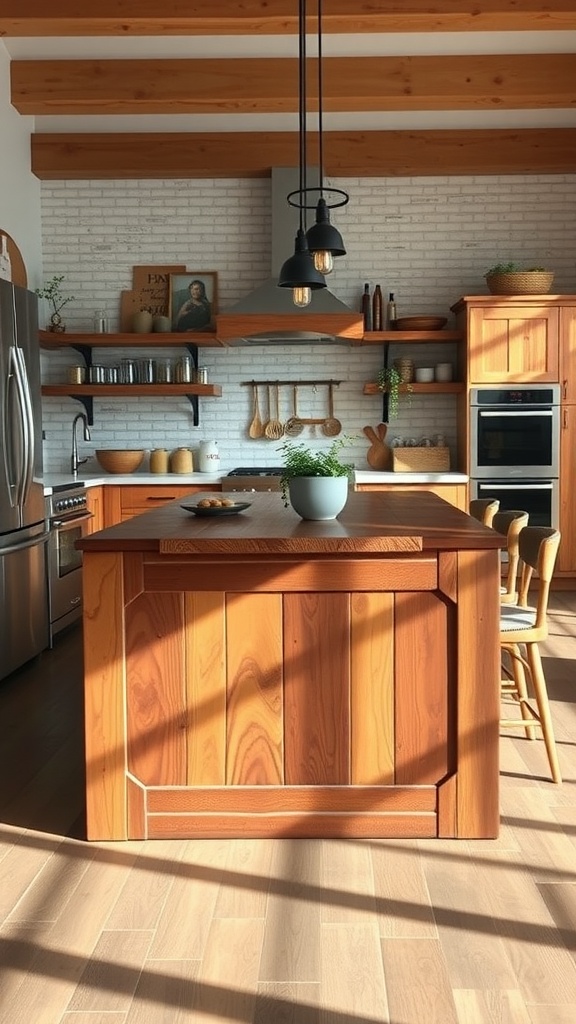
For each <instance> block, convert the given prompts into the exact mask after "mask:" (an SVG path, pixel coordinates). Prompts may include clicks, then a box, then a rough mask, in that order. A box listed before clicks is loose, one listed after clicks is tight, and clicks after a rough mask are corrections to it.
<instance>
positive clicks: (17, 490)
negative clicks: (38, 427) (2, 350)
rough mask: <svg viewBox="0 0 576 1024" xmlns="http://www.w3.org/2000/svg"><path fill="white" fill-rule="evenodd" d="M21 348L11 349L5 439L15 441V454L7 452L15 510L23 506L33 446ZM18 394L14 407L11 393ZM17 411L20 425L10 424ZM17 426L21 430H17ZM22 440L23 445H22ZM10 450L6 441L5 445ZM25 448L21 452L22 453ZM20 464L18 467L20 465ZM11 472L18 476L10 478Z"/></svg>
mask: <svg viewBox="0 0 576 1024" xmlns="http://www.w3.org/2000/svg"><path fill="white" fill-rule="evenodd" d="M17 351H18V349H17V346H16V345H11V346H10V348H9V350H8V376H7V380H6V392H7V393H6V404H5V408H6V422H5V433H4V437H5V439H6V438H11V440H12V452H11V453H8V452H6V461H5V465H6V479H7V483H8V487H9V490H10V504H11V505H12V508H18V507H20V508H21V507H22V501H23V497H24V487H25V480H26V469H27V465H28V449H29V446H30V438H29V426H28V421H27V419H26V417H25V413H24V388H23V382H22V374H21V368H20V363H19V359H18V356H17V354H16V353H17ZM12 390H13V391H14V392H15V401H14V404H13V405H12V402H11V400H10V399H11V391H12ZM12 408H14V409H15V410H16V412H17V415H18V419H17V423H16V424H11V423H10V421H9V416H10V411H11V410H12ZM14 426H16V427H17V430H15V429H14ZM19 441H20V444H19V443H18V442H19ZM5 447H6V442H5ZM20 449H21V450H20ZM17 463H18V464H17ZM10 470H12V472H13V473H14V474H15V478H14V479H12V480H11V479H10V476H9V473H10Z"/></svg>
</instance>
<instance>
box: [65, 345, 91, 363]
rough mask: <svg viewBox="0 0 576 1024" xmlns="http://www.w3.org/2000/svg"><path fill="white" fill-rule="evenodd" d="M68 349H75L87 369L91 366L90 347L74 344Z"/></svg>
mask: <svg viewBox="0 0 576 1024" xmlns="http://www.w3.org/2000/svg"><path fill="white" fill-rule="evenodd" d="M70 347H71V348H75V349H76V351H77V352H79V353H80V355H81V356H82V359H83V360H84V362H85V364H86V366H87V367H89V366H92V347H91V346H90V345H82V344H80V343H78V344H76V342H74V344H73V345H71V346H70Z"/></svg>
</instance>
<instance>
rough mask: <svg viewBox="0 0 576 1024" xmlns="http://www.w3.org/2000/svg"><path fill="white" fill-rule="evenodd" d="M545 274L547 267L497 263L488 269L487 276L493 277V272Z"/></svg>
mask: <svg viewBox="0 0 576 1024" xmlns="http://www.w3.org/2000/svg"><path fill="white" fill-rule="evenodd" d="M532 273H538V274H545V273H547V271H546V268H545V267H521V266H520V264H519V263H512V262H510V263H496V264H495V265H494V266H493V267H490V270H487V271H486V275H485V276H486V277H491V276H492V274H532Z"/></svg>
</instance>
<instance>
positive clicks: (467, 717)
mask: <svg viewBox="0 0 576 1024" xmlns="http://www.w3.org/2000/svg"><path fill="white" fill-rule="evenodd" d="M499 578H500V556H499V553H498V552H497V551H475V552H471V551H460V552H458V611H457V617H458V636H457V648H456V650H457V660H458V699H457V704H456V713H457V732H458V751H457V755H458V784H457V823H458V824H457V832H456V835H457V836H460V837H462V838H464V837H469V836H479V835H481V836H484V837H485V838H488V837H490V836H497V835H498V827H499V798H498V785H497V784H496V781H494V782H493V784H492V785H489V784H484V785H479V780H481V779H491V780H497V779H498V756H499V742H498V736H499V722H500V644H499V642H498V637H499V627H500V600H499V595H498V589H497V588H498V581H499ZM477 625H478V627H481V628H476V627H477Z"/></svg>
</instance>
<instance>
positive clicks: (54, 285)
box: [36, 274, 74, 333]
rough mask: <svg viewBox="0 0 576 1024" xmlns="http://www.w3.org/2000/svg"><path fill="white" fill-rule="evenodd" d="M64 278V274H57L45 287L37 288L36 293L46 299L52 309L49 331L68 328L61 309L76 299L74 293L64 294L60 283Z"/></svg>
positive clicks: (40, 297) (59, 330)
mask: <svg viewBox="0 0 576 1024" xmlns="http://www.w3.org/2000/svg"><path fill="white" fill-rule="evenodd" d="M63 280H64V274H55V275H54V277H52V278H51V279H50V280H49V281H48V282H47V283H46V284H45V285H44V287H43V288H37V289H36V295H37V296H38V298H39V299H46V301H47V302H48V304H49V306H50V307H51V309H52V313H51V314H50V324H49V326H48V330H49V331H55V332H58V333H59V332H61V331H65V330H66V324H63V323H62V317H61V315H60V313H61V310H62V309H64V306H65V305H66V304H67V303H68V302H72V301H73V300H74V296H73V295H68V296H65V295H63V293H62V291H61V289H60V285H61V284H62V281H63Z"/></svg>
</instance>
